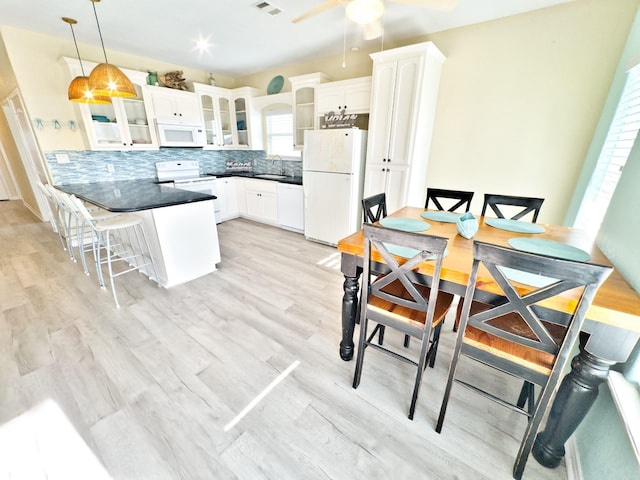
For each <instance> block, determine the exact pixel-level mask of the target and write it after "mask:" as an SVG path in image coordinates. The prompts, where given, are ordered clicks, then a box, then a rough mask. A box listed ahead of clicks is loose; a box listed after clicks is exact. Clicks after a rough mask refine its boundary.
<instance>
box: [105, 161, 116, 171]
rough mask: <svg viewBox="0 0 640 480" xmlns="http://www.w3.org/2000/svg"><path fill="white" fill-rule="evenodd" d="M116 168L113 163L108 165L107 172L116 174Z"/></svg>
mask: <svg viewBox="0 0 640 480" xmlns="http://www.w3.org/2000/svg"><path fill="white" fill-rule="evenodd" d="M115 170H116V169H115V168H114V167H113V163H107V172H109V173H113V172H115Z"/></svg>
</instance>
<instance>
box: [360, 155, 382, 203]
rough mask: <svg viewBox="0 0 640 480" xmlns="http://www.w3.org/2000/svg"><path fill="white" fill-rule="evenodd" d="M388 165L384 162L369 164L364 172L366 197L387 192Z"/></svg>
mask: <svg viewBox="0 0 640 480" xmlns="http://www.w3.org/2000/svg"><path fill="white" fill-rule="evenodd" d="M386 188H387V166H386V165H385V164H382V163H374V164H371V165H367V166H366V168H365V172H364V193H363V195H364V197H370V196H371V195H376V194H378V193H383V192H384V193H386Z"/></svg>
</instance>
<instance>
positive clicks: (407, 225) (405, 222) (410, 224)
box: [380, 217, 431, 232]
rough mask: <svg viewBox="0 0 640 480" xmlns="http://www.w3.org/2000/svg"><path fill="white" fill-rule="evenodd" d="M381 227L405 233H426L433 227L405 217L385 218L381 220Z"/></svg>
mask: <svg viewBox="0 0 640 480" xmlns="http://www.w3.org/2000/svg"><path fill="white" fill-rule="evenodd" d="M380 225H382V226H383V227H387V228H395V229H396V230H402V231H403V232H424V231H425V230H429V229H430V228H431V225H429V224H428V223H427V222H423V221H422V220H417V219H415V218H404V217H385V218H383V219H382V220H380Z"/></svg>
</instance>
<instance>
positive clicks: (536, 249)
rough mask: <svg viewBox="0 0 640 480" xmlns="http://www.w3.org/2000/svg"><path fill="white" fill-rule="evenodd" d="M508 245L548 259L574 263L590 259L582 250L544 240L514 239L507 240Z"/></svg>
mask: <svg viewBox="0 0 640 480" xmlns="http://www.w3.org/2000/svg"><path fill="white" fill-rule="evenodd" d="M508 242H509V245H511V247H512V248H515V249H516V250H520V251H522V252H529V253H537V254H540V255H547V256H549V257H556V258H563V259H565V260H574V261H576V262H588V261H589V260H590V259H591V255H589V254H588V253H587V252H585V251H584V250H580V249H579V248H576V247H574V246H571V245H567V244H566V243H560V242H554V241H553V240H544V239H542V238H529V237H516V238H510V239H509V241H508Z"/></svg>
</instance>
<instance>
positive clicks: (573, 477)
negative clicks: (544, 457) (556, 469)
mask: <svg viewBox="0 0 640 480" xmlns="http://www.w3.org/2000/svg"><path fill="white" fill-rule="evenodd" d="M564 460H565V463H566V465H567V480H582V478H583V477H582V466H581V464H580V452H579V451H578V442H576V437H575V435H571V437H569V440H567V443H566V444H565V456H564Z"/></svg>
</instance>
